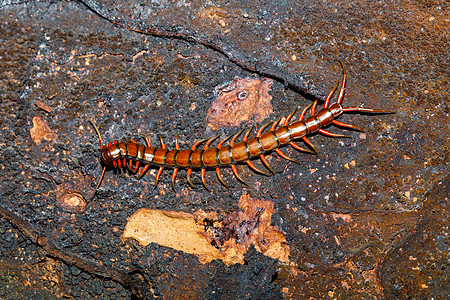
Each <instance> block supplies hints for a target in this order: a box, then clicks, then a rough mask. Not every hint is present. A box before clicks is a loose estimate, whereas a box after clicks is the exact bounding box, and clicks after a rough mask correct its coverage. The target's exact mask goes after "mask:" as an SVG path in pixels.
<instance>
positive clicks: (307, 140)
mask: <svg viewBox="0 0 450 300" xmlns="http://www.w3.org/2000/svg"><path fill="white" fill-rule="evenodd" d="M302 140H303V141H304V142H305V143H306V144H307V145H308V146H309V147H311V148H312V149H313V150H314V152H315V154H317V153H318V152H317V149H316V146H314V144H313V143H311V141H310V140H309V139H308V138H307V137H305V136H304V137H303V138H302Z"/></svg>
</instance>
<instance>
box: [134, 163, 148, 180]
mask: <svg viewBox="0 0 450 300" xmlns="http://www.w3.org/2000/svg"><path fill="white" fill-rule="evenodd" d="M148 168H150V165H145V167H144V168H143V169H142V171H141V172H139V174H138V176H137V179H141V178H142V176H144V174H145V172H147V170H148Z"/></svg>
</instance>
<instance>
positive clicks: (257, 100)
mask: <svg viewBox="0 0 450 300" xmlns="http://www.w3.org/2000/svg"><path fill="white" fill-rule="evenodd" d="M272 83H273V80H272V79H269V78H264V79H263V80H260V79H258V78H250V77H247V78H240V77H236V78H235V79H234V80H233V81H232V82H231V83H229V84H224V85H220V86H217V87H216V88H215V91H214V92H215V94H216V96H217V98H216V99H215V100H214V101H213V102H212V104H211V107H210V108H209V110H208V115H207V116H206V124H207V126H208V127H210V128H211V129H213V130H217V129H219V128H220V127H237V126H240V125H241V124H249V123H259V122H261V121H262V120H264V119H265V118H267V117H268V116H269V115H270V114H271V113H272V112H273V109H272V104H271V103H270V101H271V100H272V96H270V95H269V92H270V90H271V86H272Z"/></svg>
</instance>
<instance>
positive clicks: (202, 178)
mask: <svg viewBox="0 0 450 300" xmlns="http://www.w3.org/2000/svg"><path fill="white" fill-rule="evenodd" d="M205 175H206V169H201V171H200V178H201V180H202V183H203V186H204V187H205V189H207V190H208V191H210V192H211V190H210V189H209V187H208V186H207V185H206V180H205Z"/></svg>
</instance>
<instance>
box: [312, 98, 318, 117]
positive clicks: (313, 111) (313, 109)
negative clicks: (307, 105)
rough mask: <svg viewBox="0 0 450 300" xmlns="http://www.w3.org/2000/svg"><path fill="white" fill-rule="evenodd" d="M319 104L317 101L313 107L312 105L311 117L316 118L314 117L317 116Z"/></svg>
mask: <svg viewBox="0 0 450 300" xmlns="http://www.w3.org/2000/svg"><path fill="white" fill-rule="evenodd" d="M318 103H319V101H318V100H316V101H314V102H313V105H312V107H311V116H314V115H315V114H316V107H317V104H318Z"/></svg>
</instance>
